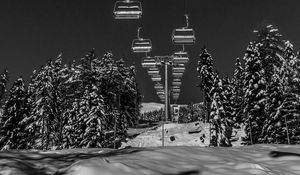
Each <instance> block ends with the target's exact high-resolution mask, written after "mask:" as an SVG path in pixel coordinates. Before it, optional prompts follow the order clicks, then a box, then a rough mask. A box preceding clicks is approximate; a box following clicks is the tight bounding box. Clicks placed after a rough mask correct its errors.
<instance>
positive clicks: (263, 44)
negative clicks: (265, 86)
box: [254, 25, 284, 82]
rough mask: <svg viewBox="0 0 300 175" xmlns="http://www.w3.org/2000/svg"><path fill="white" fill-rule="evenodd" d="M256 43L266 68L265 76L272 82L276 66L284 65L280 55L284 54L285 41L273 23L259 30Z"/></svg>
mask: <svg viewBox="0 0 300 175" xmlns="http://www.w3.org/2000/svg"><path fill="white" fill-rule="evenodd" d="M254 33H256V34H257V40H256V45H257V48H258V52H259V54H260V59H261V62H262V65H263V68H264V70H265V72H264V77H265V79H266V81H267V82H270V81H271V79H272V75H273V74H274V66H275V67H277V68H279V67H281V65H282V60H281V59H280V56H282V55H283V54H284V41H283V40H282V38H281V37H282V35H281V34H280V33H279V31H278V29H277V28H275V27H274V26H272V25H268V26H264V27H262V28H261V29H260V30H258V31H254Z"/></svg>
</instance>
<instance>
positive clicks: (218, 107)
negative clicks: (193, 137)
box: [210, 74, 226, 146]
mask: <svg viewBox="0 0 300 175" xmlns="http://www.w3.org/2000/svg"><path fill="white" fill-rule="evenodd" d="M222 91H223V84H222V80H221V79H220V78H219V75H218V74H216V75H215V76H214V83H213V87H212V89H211V91H210V94H212V96H211V97H212V98H211V100H212V102H211V107H210V109H211V113H210V118H211V120H212V124H213V126H214V127H213V130H214V131H215V132H214V134H213V136H212V143H211V145H212V146H219V144H220V140H222V139H223V138H222V135H223V128H222V122H221V121H222V119H223V118H224V117H225V115H226V113H225V110H224V106H223V97H222V95H223V94H222Z"/></svg>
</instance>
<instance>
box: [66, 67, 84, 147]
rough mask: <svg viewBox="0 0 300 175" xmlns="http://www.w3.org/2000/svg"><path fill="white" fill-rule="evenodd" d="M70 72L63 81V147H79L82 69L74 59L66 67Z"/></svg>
mask: <svg viewBox="0 0 300 175" xmlns="http://www.w3.org/2000/svg"><path fill="white" fill-rule="evenodd" d="M65 70H66V71H67V72H68V73H65V75H67V77H66V78H67V79H66V81H65V82H64V83H63V86H64V88H62V92H63V94H65V95H64V98H63V99H64V100H63V108H64V110H63V118H64V125H63V130H62V135H63V144H62V148H75V147H78V145H79V143H80V141H78V140H77V139H80V137H79V136H80V135H81V134H80V133H81V132H83V131H81V130H79V129H78V128H79V126H78V124H79V123H78V114H79V102H80V99H81V97H82V95H81V89H80V88H79V87H80V85H81V80H80V78H79V77H80V69H78V67H77V66H76V62H75V61H73V62H72V63H71V64H70V65H68V67H67V68H66V69H65Z"/></svg>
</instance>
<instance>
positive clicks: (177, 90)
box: [171, 88, 180, 93]
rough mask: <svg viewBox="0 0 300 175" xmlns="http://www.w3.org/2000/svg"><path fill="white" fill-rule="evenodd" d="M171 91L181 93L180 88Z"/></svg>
mask: <svg viewBox="0 0 300 175" xmlns="http://www.w3.org/2000/svg"><path fill="white" fill-rule="evenodd" d="M171 91H172V92H177V93H179V92H180V88H172V89H171Z"/></svg>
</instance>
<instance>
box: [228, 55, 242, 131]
mask: <svg viewBox="0 0 300 175" xmlns="http://www.w3.org/2000/svg"><path fill="white" fill-rule="evenodd" d="M243 81H244V67H243V66H242V64H241V61H240V59H239V58H237V59H236V62H235V69H234V74H233V82H232V83H233V89H232V90H233V93H232V97H231V99H232V103H233V110H234V113H233V118H234V121H235V127H236V128H239V126H240V124H241V123H242V121H243V110H244V104H245V103H244V91H243Z"/></svg>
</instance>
